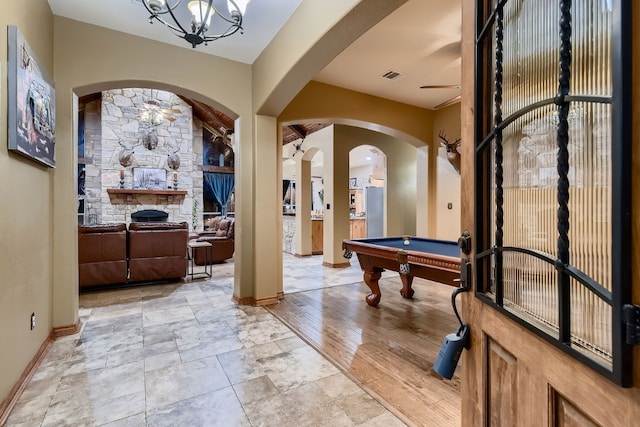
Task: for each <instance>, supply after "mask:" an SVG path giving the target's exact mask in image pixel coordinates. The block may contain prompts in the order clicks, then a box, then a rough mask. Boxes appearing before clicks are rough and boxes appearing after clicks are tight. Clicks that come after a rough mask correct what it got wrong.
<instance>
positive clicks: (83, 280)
mask: <svg viewBox="0 0 640 427" xmlns="http://www.w3.org/2000/svg"><path fill="white" fill-rule="evenodd" d="M78 282H79V287H80V288H89V287H94V286H103V285H113V284H121V283H127V227H126V225H125V224H110V225H81V226H78Z"/></svg>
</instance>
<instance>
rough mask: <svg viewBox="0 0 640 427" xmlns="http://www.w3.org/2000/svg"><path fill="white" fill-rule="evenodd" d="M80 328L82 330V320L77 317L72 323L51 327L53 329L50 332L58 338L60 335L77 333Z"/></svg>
mask: <svg viewBox="0 0 640 427" xmlns="http://www.w3.org/2000/svg"><path fill="white" fill-rule="evenodd" d="M81 330H82V322H81V321H80V319H78V321H77V322H76V323H75V324H74V325H68V326H60V327H58V328H53V331H51V334H52V335H53V336H54V337H55V338H60V337H65V336H67V335H74V334H77V333H78V332H80V331H81Z"/></svg>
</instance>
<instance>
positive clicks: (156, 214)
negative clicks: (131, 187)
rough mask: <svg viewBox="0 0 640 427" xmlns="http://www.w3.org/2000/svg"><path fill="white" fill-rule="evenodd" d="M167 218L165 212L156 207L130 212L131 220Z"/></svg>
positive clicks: (143, 220)
mask: <svg viewBox="0 0 640 427" xmlns="http://www.w3.org/2000/svg"><path fill="white" fill-rule="evenodd" d="M168 218H169V214H168V213H167V212H164V211H159V210H156V209H145V210H142V211H137V212H133V213H132V214H131V222H167V219H168Z"/></svg>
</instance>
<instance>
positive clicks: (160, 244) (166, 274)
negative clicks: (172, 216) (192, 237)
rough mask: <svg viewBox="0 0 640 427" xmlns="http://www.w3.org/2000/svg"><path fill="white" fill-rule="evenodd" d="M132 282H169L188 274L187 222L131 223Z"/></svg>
mask: <svg viewBox="0 0 640 427" xmlns="http://www.w3.org/2000/svg"><path fill="white" fill-rule="evenodd" d="M128 236H129V281H130V282H143V281H155V280H170V279H177V278H180V277H184V276H186V275H187V241H188V239H189V226H188V224H187V223H186V222H181V223H173V222H156V223H153V222H132V223H131V224H129V234H128Z"/></svg>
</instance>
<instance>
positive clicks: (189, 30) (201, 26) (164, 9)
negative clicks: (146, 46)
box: [142, 0, 250, 48]
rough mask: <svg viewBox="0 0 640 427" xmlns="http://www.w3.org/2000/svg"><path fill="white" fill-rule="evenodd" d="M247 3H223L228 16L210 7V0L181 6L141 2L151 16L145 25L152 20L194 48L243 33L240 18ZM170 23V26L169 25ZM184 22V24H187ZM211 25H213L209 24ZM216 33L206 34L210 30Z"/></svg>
mask: <svg viewBox="0 0 640 427" xmlns="http://www.w3.org/2000/svg"><path fill="white" fill-rule="evenodd" d="M249 1H250V0H226V2H227V8H228V10H229V13H228V14H226V13H225V12H224V11H222V10H221V8H220V7H219V6H218V7H216V6H214V5H213V0H206V1H205V0H196V1H190V2H189V3H187V5H186V7H185V6H182V7H180V6H181V5H183V4H184V3H186V1H184V0H173V2H172V0H142V4H143V5H144V7H145V8H146V9H147V10H148V11H149V13H150V14H151V15H150V16H149V23H151V24H153V21H154V20H156V21H158V22H160V23H162V24H164V25H166V26H167V27H169V29H171V31H173V33H174V34H175V35H177V36H178V37H180V38H183V39H185V40H186V41H187V42H189V43H191V46H192V47H193V48H195V47H196V46H197V45H199V44H202V43H204V44H205V46H206V45H207V43H208V42H211V41H214V40H218V39H221V38H223V37H228V36H230V35H232V34H235V33H236V32H238V31H240V33H242V32H243V29H242V18H243V17H244V13H245V10H246V9H247V3H249ZM171 21H172V22H171ZM187 21H188V22H187ZM212 21H213V22H212ZM214 27H215V28H217V29H219V30H220V32H219V33H216V34H209V33H208V31H209V30H210V29H211V30H212V31H213V28H214Z"/></svg>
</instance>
